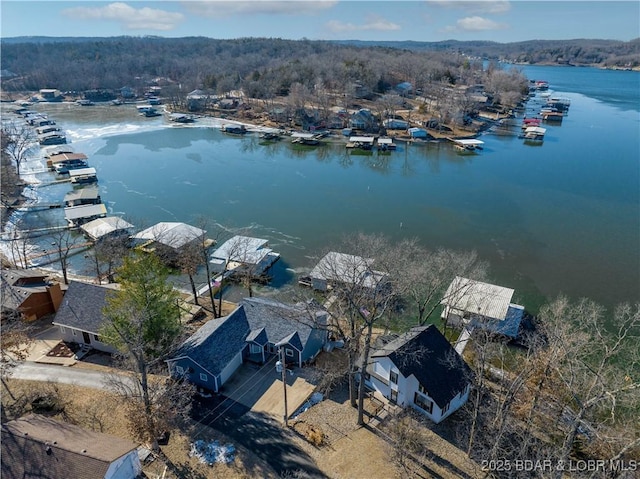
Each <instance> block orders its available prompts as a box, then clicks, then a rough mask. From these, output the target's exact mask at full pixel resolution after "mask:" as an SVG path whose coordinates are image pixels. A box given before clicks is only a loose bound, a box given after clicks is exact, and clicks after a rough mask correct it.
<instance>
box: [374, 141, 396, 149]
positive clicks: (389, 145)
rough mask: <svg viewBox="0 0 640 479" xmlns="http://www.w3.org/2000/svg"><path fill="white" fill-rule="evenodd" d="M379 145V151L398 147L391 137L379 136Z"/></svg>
mask: <svg viewBox="0 0 640 479" xmlns="http://www.w3.org/2000/svg"><path fill="white" fill-rule="evenodd" d="M377 145H378V151H393V150H395V149H396V144H395V143H394V142H393V140H392V139H391V138H378V141H377Z"/></svg>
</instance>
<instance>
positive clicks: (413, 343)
mask: <svg viewBox="0 0 640 479" xmlns="http://www.w3.org/2000/svg"><path fill="white" fill-rule="evenodd" d="M385 356H386V357H388V358H389V359H390V360H391V361H392V362H393V364H395V366H396V367H397V368H398V369H399V370H400V372H401V373H402V375H403V376H404V377H405V378H408V377H409V376H412V375H413V376H415V378H416V379H417V380H418V382H419V383H420V384H421V385H422V386H423V387H424V388H425V389H426V390H427V392H428V393H429V396H430V397H431V398H433V400H434V401H435V402H436V404H437V405H438V407H440V408H443V407H444V406H446V405H447V404H448V403H449V402H450V401H451V400H452V399H453V398H454V397H455V396H456V395H457V394H458V393H459V392H460V391H462V390H463V389H464V388H465V387H466V385H467V384H468V383H469V382H470V380H471V377H472V375H473V372H472V371H471V368H469V366H467V363H465V362H464V360H463V359H462V358H461V357H460V355H459V354H458V353H456V352H455V350H454V349H453V347H452V346H451V344H450V343H449V341H447V338H445V337H444V336H443V335H442V333H441V332H440V331H438V328H436V327H435V326H434V325H429V326H423V327H417V328H412V329H411V330H410V331H409V332H407V333H404V334H403V335H401V336H399V337H398V338H396V339H394V340H393V341H390V342H389V343H387V344H386V345H384V346H383V347H382V348H380V349H378V350H376V351H375V352H374V353H373V354H372V355H371V357H372V358H377V357H385Z"/></svg>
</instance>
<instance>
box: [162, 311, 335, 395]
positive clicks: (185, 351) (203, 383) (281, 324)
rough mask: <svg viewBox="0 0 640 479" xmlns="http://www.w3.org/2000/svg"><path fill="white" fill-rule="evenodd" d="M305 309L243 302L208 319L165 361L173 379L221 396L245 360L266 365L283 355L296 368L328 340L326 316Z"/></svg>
mask: <svg viewBox="0 0 640 479" xmlns="http://www.w3.org/2000/svg"><path fill="white" fill-rule="evenodd" d="M307 306H308V305H301V304H296V305H290V304H284V303H279V302H276V301H272V300H269V299H264V298H245V299H243V300H242V301H241V302H240V304H239V305H238V307H237V308H236V309H235V310H234V311H233V312H232V313H231V314H229V315H228V316H226V317H224V318H217V319H212V320H210V321H208V322H207V323H206V324H205V325H204V326H202V327H201V328H200V329H199V330H198V331H197V332H196V333H195V334H193V335H192V336H191V337H189V338H188V339H187V340H186V341H185V342H184V343H183V344H182V345H181V346H180V348H179V349H178V351H177V352H176V353H175V354H174V356H173V358H172V359H169V360H168V361H167V364H168V366H169V371H170V373H171V375H172V376H174V377H187V378H188V379H189V381H191V382H192V383H194V384H196V385H198V386H200V387H203V388H206V389H208V390H211V391H214V392H219V391H220V388H221V387H222V386H223V385H224V384H225V383H226V382H227V380H228V379H229V378H230V377H231V376H232V375H233V373H234V372H235V370H236V369H238V367H240V365H241V364H242V363H243V362H246V361H251V362H254V363H258V364H264V363H266V362H267V361H269V360H271V359H273V358H274V357H275V356H276V355H278V354H281V349H282V350H283V351H284V355H285V359H286V362H287V364H292V365H295V366H298V367H302V365H303V364H304V363H305V362H307V361H310V360H312V359H313V358H315V356H316V355H317V354H318V353H319V352H320V351H321V350H322V347H323V346H324V344H325V343H326V340H327V329H326V322H327V314H326V312H324V311H323V310H321V309H318V308H310V307H307Z"/></svg>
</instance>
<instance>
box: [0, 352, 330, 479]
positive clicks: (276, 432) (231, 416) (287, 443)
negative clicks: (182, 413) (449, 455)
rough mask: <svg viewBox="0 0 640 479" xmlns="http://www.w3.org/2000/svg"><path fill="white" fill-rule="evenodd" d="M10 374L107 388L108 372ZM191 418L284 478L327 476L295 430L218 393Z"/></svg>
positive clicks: (45, 367) (28, 367) (25, 368)
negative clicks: (297, 438) (295, 438)
mask: <svg viewBox="0 0 640 479" xmlns="http://www.w3.org/2000/svg"><path fill="white" fill-rule="evenodd" d="M10 377H12V378H15V379H22V380H29V381H52V382H57V383H63V384H73V385H76V386H81V387H87V388H93V389H107V384H106V382H105V378H106V374H105V373H103V372H100V371H93V370H89V369H78V368H72V367H64V366H55V365H50V364H38V363H31V362H24V363H19V364H18V365H17V366H16V367H15V368H13V370H12V373H11V376H10ZM192 417H193V419H194V420H196V421H197V422H199V423H200V424H202V425H205V426H209V427H212V428H213V429H216V430H218V431H220V432H222V433H224V434H225V435H226V436H228V437H230V438H232V439H233V440H234V441H235V442H236V443H237V444H242V445H243V446H244V447H246V448H247V449H248V450H250V451H251V452H252V453H254V454H256V455H257V456H258V457H260V458H261V459H263V460H264V461H265V462H267V463H268V464H269V465H270V466H271V467H272V468H273V469H274V470H275V471H276V472H277V473H278V474H279V475H281V476H282V477H284V476H285V475H286V474H290V475H293V474H295V476H292V477H300V478H305V479H324V478H326V476H325V475H324V474H323V473H322V471H320V470H319V469H318V467H317V466H316V465H315V463H314V461H313V459H312V458H311V457H310V456H309V455H308V454H307V453H305V452H304V451H303V450H302V449H300V448H299V447H298V446H297V445H296V444H295V443H294V442H293V432H292V431H290V430H287V429H285V428H284V427H283V426H282V424H280V423H279V422H278V421H275V420H274V419H273V418H272V417H270V416H268V415H265V414H261V413H255V412H251V411H250V410H249V408H248V407H246V406H244V405H242V404H240V403H238V402H235V401H232V400H231V399H229V398H226V397H225V396H221V395H215V396H213V397H211V398H198V399H197V400H196V401H194V404H193V408H192ZM198 434H202V432H197V433H196V436H197V435H198ZM203 439H204V437H203ZM256 472H258V471H256Z"/></svg>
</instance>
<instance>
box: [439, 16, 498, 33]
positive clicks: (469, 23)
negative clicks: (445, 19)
mask: <svg viewBox="0 0 640 479" xmlns="http://www.w3.org/2000/svg"><path fill="white" fill-rule="evenodd" d="M507 28H509V26H508V25H506V24H504V23H498V22H494V21H493V20H489V19H488V18H482V17H465V18H461V19H460V20H458V21H457V22H456V24H455V26H449V27H446V28H445V29H444V31H446V32H460V31H463V32H482V31H487V30H506V29H507Z"/></svg>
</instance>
